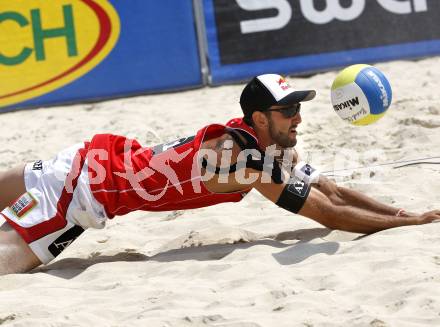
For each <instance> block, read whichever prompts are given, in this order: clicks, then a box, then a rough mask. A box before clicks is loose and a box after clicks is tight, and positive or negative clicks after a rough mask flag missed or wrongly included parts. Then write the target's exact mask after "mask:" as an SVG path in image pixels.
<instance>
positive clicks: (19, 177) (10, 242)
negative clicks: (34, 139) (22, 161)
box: [0, 165, 41, 275]
mask: <svg viewBox="0 0 440 327" xmlns="http://www.w3.org/2000/svg"><path fill="white" fill-rule="evenodd" d="M23 171H24V165H23V166H19V167H15V168H13V169H10V170H8V171H5V172H2V173H0V208H1V209H0V210H2V209H3V208H5V207H7V206H8V205H10V204H11V203H12V202H13V201H14V200H16V199H17V198H18V197H19V196H20V195H22V194H23V193H24V192H26V187H25V183H24V175H23ZM40 264H41V262H40V260H39V259H38V258H37V257H36V256H35V254H34V253H33V252H32V250H31V249H30V248H29V245H27V244H26V242H25V241H24V240H23V238H22V237H21V236H20V235H18V233H17V232H16V231H15V230H14V229H13V228H11V226H10V225H9V224H8V223H7V222H6V221H4V219H3V218H1V217H0V275H3V274H7V273H15V272H24V271H29V270H30V269H32V268H34V267H37V266H38V265H40Z"/></svg>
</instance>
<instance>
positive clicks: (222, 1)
mask: <svg viewBox="0 0 440 327" xmlns="http://www.w3.org/2000/svg"><path fill="white" fill-rule="evenodd" d="M204 12H205V24H206V33H207V40H208V56H209V62H210V69H211V81H212V83H213V84H222V83H226V82H232V81H240V80H244V79H248V78H249V77H251V76H254V75H258V74H262V73H268V72H273V73H281V74H300V73H312V72H317V71H323V70H328V69H331V68H339V67H343V66H347V65H351V64H355V63H372V62H378V61H388V60H394V59H400V58H415V57H421V56H429V55H435V54H439V53H440V24H438V17H439V15H440V1H438V0H399V1H396V0H371V1H370V0H368V1H367V0H359V1H349V2H346V3H345V4H344V2H343V1H327V0H323V1H313V0H310V1H309V0H307V1H306V0H300V1H298V0H275V1H270V2H269V1H253V0H204Z"/></svg>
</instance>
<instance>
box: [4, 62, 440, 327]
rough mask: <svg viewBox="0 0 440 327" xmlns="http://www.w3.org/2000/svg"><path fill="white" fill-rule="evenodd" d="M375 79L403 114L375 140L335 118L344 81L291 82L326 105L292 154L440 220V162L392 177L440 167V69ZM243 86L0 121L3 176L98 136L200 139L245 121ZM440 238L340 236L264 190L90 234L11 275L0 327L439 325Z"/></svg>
mask: <svg viewBox="0 0 440 327" xmlns="http://www.w3.org/2000/svg"><path fill="white" fill-rule="evenodd" d="M377 67H378V68H379V69H381V70H382V71H383V72H384V73H385V74H386V75H387V76H388V78H389V80H390V82H391V84H392V87H393V91H394V94H393V96H394V97H393V104H392V106H391V108H390V110H389V112H388V113H387V114H386V116H385V117H384V118H383V119H381V120H380V121H379V122H377V123H376V124H373V125H371V126H367V127H354V126H350V125H348V124H347V123H345V122H343V121H342V120H341V119H340V118H339V117H338V116H337V115H336V114H335V112H334V111H333V109H332V107H331V105H330V100H329V99H330V85H331V83H332V80H333V78H334V77H335V75H336V72H328V73H323V74H318V75H315V76H311V77H307V78H289V80H290V82H291V84H292V85H294V86H296V87H297V88H315V89H316V90H317V92H318V96H317V98H316V100H315V101H312V102H310V103H307V104H305V105H304V107H303V111H302V112H303V114H302V118H303V122H302V124H301V125H300V127H299V142H298V146H297V148H298V150H299V152H300V154H301V156H302V157H303V158H307V159H308V160H309V161H310V162H311V163H312V165H314V166H316V167H318V168H320V169H321V170H322V171H325V172H326V173H327V174H328V175H332V176H333V177H334V178H335V179H336V180H337V181H338V183H339V184H340V185H345V186H348V187H352V188H354V189H357V190H360V191H362V192H365V194H367V195H369V196H372V197H374V198H376V199H379V200H381V201H384V202H386V203H388V204H392V205H394V206H397V207H403V208H405V209H407V210H411V211H417V212H423V211H427V210H432V209H440V195H439V193H438V190H439V186H440V165H435V164H421V165H411V166H406V167H401V168H395V167H396V166H399V164H397V163H396V162H400V161H408V160H417V159H421V158H432V157H437V159H429V160H428V159H426V160H424V161H430V162H440V158H438V157H440V150H439V142H440V141H439V140H440V93H439V91H438V90H439V89H440V58H439V57H436V58H430V59H424V60H419V61H396V62H391V63H384V64H378V65H377ZM242 87H243V85H230V86H221V87H215V88H202V89H198V90H191V91H185V92H179V93H173V94H160V95H148V96H141V97H132V98H127V99H120V100H112V101H107V102H101V103H94V104H84V105H73V106H63V107H52V108H46V109H37V110H28V111H20V112H15V113H8V114H2V115H1V116H0V119H1V122H2V129H1V139H0V142H1V145H2V147H1V149H0V153H1V158H2V160H1V161H0V169H1V170H4V169H7V168H10V167H12V166H14V165H16V164H18V163H21V162H24V161H30V160H35V159H49V158H51V157H53V156H54V155H55V154H56V153H57V152H58V151H59V150H61V149H63V148H65V147H67V146H69V145H71V144H73V143H76V142H81V141H84V140H88V139H90V138H91V136H92V135H93V134H95V133H103V132H107V133H115V134H121V135H127V136H130V137H136V138H138V139H139V140H140V142H141V143H142V144H144V145H153V144H157V143H160V142H162V141H170V140H173V139H175V138H178V137H182V136H187V135H193V134H194V132H195V131H196V130H197V129H199V128H200V127H202V126H204V125H206V124H209V123H214V122H217V123H225V122H226V121H227V120H228V119H229V118H232V117H237V116H240V108H239V105H238V98H239V95H240V92H241V89H242ZM393 162H394V164H390V165H382V164H387V163H393ZM362 167H364V168H362ZM365 167H366V168H365ZM347 168H355V169H348V170H341V169H347ZM439 235H440V224H429V225H423V226H407V227H401V228H394V229H390V230H386V231H382V232H379V233H376V234H373V235H369V236H366V237H363V236H362V235H360V234H352V233H346V232H341V231H331V230H329V229H326V228H324V227H323V226H321V225H319V224H318V223H316V222H314V221H312V220H310V219H307V218H304V217H301V216H298V215H293V214H290V213H289V212H287V211H284V210H282V209H279V208H277V207H276V206H275V205H274V204H272V203H270V202H268V201H267V200H265V199H264V198H263V197H262V196H261V195H259V194H258V193H257V192H251V194H249V195H248V196H247V197H246V198H245V199H244V200H243V201H241V202H240V203H236V204H222V205H218V206H214V207H210V208H202V209H197V210H186V211H175V212H162V213H153V212H135V213H132V214H129V215H127V216H124V217H118V218H116V219H114V220H112V221H109V222H108V224H107V227H106V228H105V229H103V230H87V231H86V232H85V233H84V234H83V235H81V237H80V238H79V239H78V240H76V241H75V242H74V243H73V244H72V245H71V246H70V247H69V248H68V249H67V250H65V251H64V252H63V253H62V255H60V256H59V257H58V258H57V259H56V260H55V261H53V262H52V263H50V264H48V265H47V266H42V267H39V268H37V269H35V270H34V271H32V272H31V273H28V274H13V275H7V276H2V277H0V325H11V326H90V325H93V326H148V327H153V326H179V327H180V326H225V327H226V326H228V327H256V326H277V327H283V326H286V327H288V326H289V327H290V326H374V327H379V326H380V327H382V326H440V272H439V268H440V250H439V249H440V236H439Z"/></svg>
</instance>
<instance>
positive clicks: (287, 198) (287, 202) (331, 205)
mask: <svg viewBox="0 0 440 327" xmlns="http://www.w3.org/2000/svg"><path fill="white" fill-rule="evenodd" d="M254 187H255V188H256V189H257V190H258V191H259V192H261V193H262V194H263V195H264V196H266V197H267V198H268V199H270V200H271V201H273V202H274V203H276V204H277V205H279V206H280V207H283V208H285V209H287V210H289V211H291V212H294V213H298V214H299V215H302V216H305V217H308V218H311V219H313V220H315V221H317V222H319V223H320V224H322V225H324V226H326V227H328V228H331V229H339V230H344V231H349V232H356V233H364V234H370V233H374V232H377V231H380V230H384V229H388V228H393V227H399V226H405V225H418V224H425V223H430V222H432V221H434V220H438V219H440V211H439V210H435V211H430V212H427V213H425V214H423V215H415V216H409V217H403V216H395V215H394V214H383V213H378V212H377V211H378V210H377V209H378V208H377V207H376V206H377V204H376V203H375V205H373V208H372V209H370V208H368V205H367V204H366V202H364V201H363V200H362V199H361V200H357V199H356V201H348V202H344V201H340V199H339V198H338V197H336V196H335V195H334V194H333V193H330V192H327V193H324V192H322V191H320V190H319V189H317V188H314V187H310V189H309V192H308V194H307V195H306V196H305V198H300V197H299V196H300V194H299V193H300V192H297V191H296V190H295V188H294V186H292V185H287V184H284V183H283V184H275V183H256V184H255V185H254ZM358 201H359V202H358ZM359 203H361V205H359ZM379 209H380V208H379ZM379 211H380V210H379Z"/></svg>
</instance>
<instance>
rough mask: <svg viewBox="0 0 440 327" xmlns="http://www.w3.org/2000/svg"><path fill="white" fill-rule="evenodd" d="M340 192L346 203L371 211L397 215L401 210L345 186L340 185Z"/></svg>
mask: <svg viewBox="0 0 440 327" xmlns="http://www.w3.org/2000/svg"><path fill="white" fill-rule="evenodd" d="M338 193H339V197H340V198H341V199H342V200H343V202H344V204H345V205H347V206H352V207H355V208H359V209H363V210H366V211H368V212H370V213H375V214H381V215H389V216H395V215H396V214H397V212H398V211H399V208H396V207H393V206H389V205H387V204H384V203H381V202H379V201H377V200H375V199H373V198H370V197H368V196H366V195H365V194H362V193H360V192H358V191H355V190H351V189H348V188H345V187H338Z"/></svg>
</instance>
